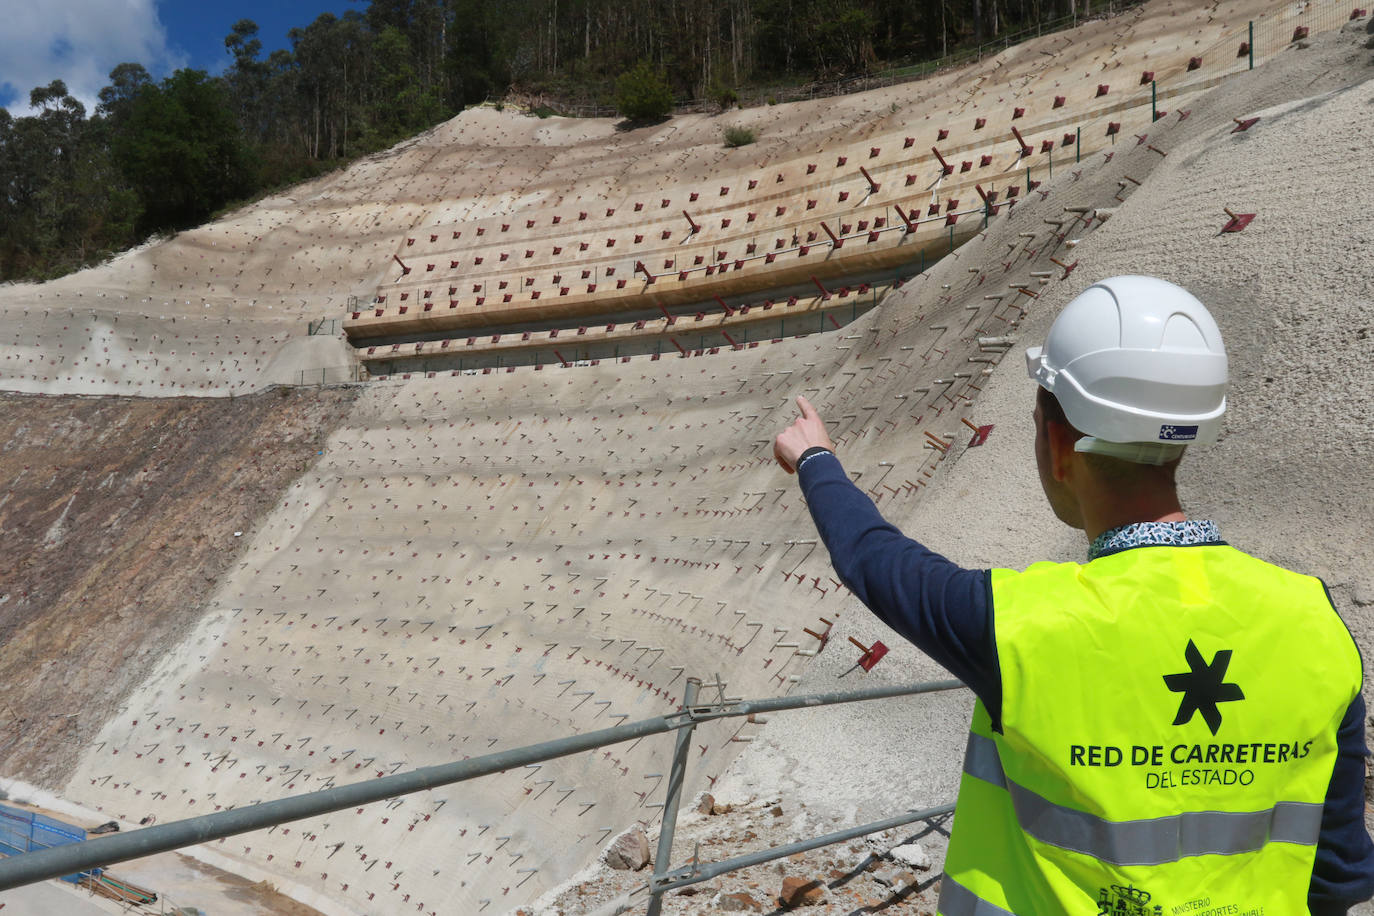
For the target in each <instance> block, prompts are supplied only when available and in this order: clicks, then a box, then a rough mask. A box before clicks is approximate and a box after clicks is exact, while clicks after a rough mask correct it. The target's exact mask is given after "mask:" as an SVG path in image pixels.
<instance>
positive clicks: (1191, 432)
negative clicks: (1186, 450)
mask: <svg viewBox="0 0 1374 916" xmlns="http://www.w3.org/2000/svg"><path fill="white" fill-rule="evenodd" d="M1159 438H1160V441H1162V442H1191V441H1193V440H1194V439H1196V438H1197V427H1196V426H1161V427H1160V428H1159Z"/></svg>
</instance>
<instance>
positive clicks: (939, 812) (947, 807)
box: [641, 802, 954, 894]
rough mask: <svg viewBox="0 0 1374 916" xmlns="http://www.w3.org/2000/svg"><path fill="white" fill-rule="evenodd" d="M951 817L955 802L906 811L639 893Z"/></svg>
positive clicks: (715, 865) (657, 882)
mask: <svg viewBox="0 0 1374 916" xmlns="http://www.w3.org/2000/svg"><path fill="white" fill-rule="evenodd" d="M953 813H954V802H947V803H946V804H943V805H936V806H935V807H934V808H926V809H925V810H924V811H908V812H907V813H906V814H898V815H895V816H893V817H889V818H885V819H884V820H881V821H873V822H872V823H869V824H860V825H859V826H857V827H850V828H849V829H847V830H839V831H836V832H835V833H827V834H826V835H825V836H818V837H813V838H812V839H809V840H798V841H797V842H795V843H788V844H787V845H786V846H774V847H773V848H771V849H760V850H758V851H757V852H748V853H745V854H744V855H742V856H735V857H734V858H733V859H722V860H721V861H719V862H710V863H708V864H706V865H702V864H700V863H692V864H689V865H685V866H683V867H682V868H677V869H674V870H673V871H670V872H668V873H666V874H664V875H663V876H661V877H658V876H655V878H654V879H653V880H652V881H651V882H650V883H649V884H647V885H645V886H644V888H641V889H648V890H649V891H650V892H652V893H655V894H665V893H667V892H668V891H671V890H676V889H677V888H679V887H686V886H687V885H689V884H697V883H699V882H701V881H709V880H711V879H712V878H715V877H717V876H719V875H723V874H725V873H727V872H732V871H739V870H740V869H742V868H749V867H750V866H753V865H761V864H763V863H764V862H772V861H773V860H774V859H785V858H787V857H788V856H790V855H795V854H796V853H799V852H807V851H809V850H812V849H820V848H821V847H822V846H829V845H831V844H833V843H843V842H844V841H845V840H852V839H854V838H855V837H861V836H867V835H868V834H870V833H881V832H882V831H884V830H891V829H892V828H893V827H901V826H903V825H904V824H910V823H914V822H915V821H929V820H934V819H935V818H937V817H943V816H945V815H948V814H953Z"/></svg>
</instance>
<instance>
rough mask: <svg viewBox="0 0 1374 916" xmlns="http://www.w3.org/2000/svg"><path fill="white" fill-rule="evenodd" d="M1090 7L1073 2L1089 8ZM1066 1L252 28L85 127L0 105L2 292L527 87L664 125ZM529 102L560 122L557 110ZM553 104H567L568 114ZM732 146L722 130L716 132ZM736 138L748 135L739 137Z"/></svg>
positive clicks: (457, 4)
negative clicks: (683, 111)
mask: <svg viewBox="0 0 1374 916" xmlns="http://www.w3.org/2000/svg"><path fill="white" fill-rule="evenodd" d="M1104 5H1105V0H1086V2H1085V4H1081V6H1083V8H1084V13H1085V14H1086V12H1087V9H1089V8H1092V9H1099V10H1100V9H1101V8H1102V7H1103V6H1104ZM1070 9H1071V7H1070V5H1069V3H1068V0H1055V2H1046V3H1042V2H1036V3H1028V2H1025V0H903V2H897V0H711V2H709V3H703V2H701V0H654V2H651V3H650V2H645V0H576V2H569V0H563V2H559V0H358V4H357V8H355V9H350V10H348V11H347V12H344V13H343V14H341V15H335V14H334V13H323V14H321V15H319V16H318V17H316V19H315V20H314V21H313V22H310V23H309V24H305V25H302V27H300V28H295V29H292V30H290V32H289V33H288V37H289V38H290V41H291V47H290V48H289V49H279V50H276V51H273V52H272V53H271V54H270V55H268V56H267V57H266V58H264V57H263V45H262V41H261V40H260V37H259V29H258V25H257V23H255V22H254V21H253V20H251V19H240V20H238V21H237V22H235V23H234V24H233V26H232V27H231V29H230V32H229V34H228V35H227V36H226V37H225V39H224V49H225V55H226V60H227V64H228V66H227V67H226V68H225V70H224V73H223V75H222V76H218V77H210V76H207V75H206V74H204V73H197V72H195V71H179V72H178V73H176V74H174V75H173V76H172V77H170V78H168V79H166V80H163V81H161V82H155V81H154V79H153V77H152V75H150V74H149V73H148V71H147V70H146V69H145V68H144V67H143V66H142V65H141V64H139V63H137V62H125V63H121V64H120V65H119V66H117V67H115V68H114V70H112V71H111V72H110V77H109V78H110V83H109V85H108V86H106V87H105V88H103V89H102V90H100V93H99V104H98V106H97V107H96V110H95V112H94V113H93V114H92V115H91V116H90V117H88V116H87V113H86V112H85V110H84V109H83V107H82V106H81V103H80V102H78V101H77V100H76V99H74V98H72V97H71V95H70V94H69V93H68V92H67V90H66V87H65V86H64V85H63V84H62V83H61V82H60V81H59V82H54V83H50V84H48V85H46V86H41V87H38V88H37V89H35V90H34V92H33V93H32V95H31V97H30V100H31V101H32V102H33V105H34V110H33V112H32V113H30V114H27V115H24V116H20V117H16V116H12V115H10V114H9V113H7V112H5V111H4V110H2V109H0V281H3V280H8V279H14V278H22V277H34V278H37V277H47V276H51V275H54V274H57V273H61V272H63V271H67V270H71V269H74V268H76V267H80V266H83V265H85V264H89V263H91V262H92V261H94V260H96V259H99V258H101V257H104V256H105V255H107V254H108V253H110V252H112V251H115V250H118V249H119V248H122V247H126V246H128V245H130V244H134V243H136V242H138V241H140V240H141V239H142V238H143V237H145V236H146V235H147V234H148V233H154V232H164V231H169V230H175V229H178V228H181V227H183V226H186V225H190V224H191V223H194V222H195V221H196V220H200V219H205V218H207V217H208V216H209V215H211V214H213V213H215V212H219V211H220V210H221V209H223V208H225V207H228V206H232V205H233V204H235V202H237V201H241V200H244V199H250V198H252V197H254V196H258V195H262V194H264V193H266V192H267V191H268V190H269V189H275V188H279V187H281V186H283V185H285V184H289V183H292V182H296V181H302V180H306V179H309V178H311V177H314V176H316V175H319V174H321V173H323V172H325V171H327V170H330V169H333V168H337V167H339V166H340V165H343V164H345V163H347V162H348V161H349V160H350V159H351V158H353V157H356V156H360V155H365V154H367V153H371V152H375V151H377V150H381V149H385V148H387V147H388V146H390V145H392V144H393V143H395V142H396V141H398V140H401V139H403V138H405V137H407V136H410V135H412V134H414V133H416V132H417V131H421V130H425V129H427V128H429V127H432V126H433V125H434V124H435V123H437V122H439V121H441V120H443V119H445V118H447V117H449V116H450V114H451V113H452V112H455V111H459V110H461V109H462V108H463V107H464V106H465V105H470V104H475V103H478V102H482V101H484V100H486V99H496V98H501V97H503V96H504V95H505V94H506V93H507V91H508V90H510V89H512V88H516V89H518V90H519V91H520V92H521V93H523V94H526V95H540V94H542V95H543V96H544V97H547V98H552V99H555V100H564V101H566V102H567V103H568V105H567V107H568V108H571V107H573V106H582V105H587V104H596V105H604V104H606V103H608V102H611V101H614V102H615V103H616V104H617V106H618V107H619V108H620V110H621V113H622V114H624V115H625V116H626V117H627V118H630V119H632V120H638V121H646V120H657V119H660V118H663V117H665V116H667V115H668V114H669V113H670V112H671V110H672V105H673V99H674V97H678V98H703V97H704V98H708V99H710V100H711V101H712V102H714V103H715V104H716V105H718V106H720V108H721V109H729V108H731V107H733V106H735V105H737V104H738V103H739V95H738V92H739V91H740V89H739V88H738V87H745V86H754V87H756V89H755V91H756V92H760V91H766V92H770V93H775V94H770V95H768V96H767V102H768V104H770V105H773V104H776V103H777V102H778V99H779V98H780V97H786V96H784V94H783V92H782V91H780V90H781V89H784V88H786V87H791V86H795V85H796V84H798V83H802V82H807V81H810V80H813V79H816V78H823V79H824V78H837V77H844V76H850V75H856V74H860V73H864V72H867V71H869V70H871V69H872V68H874V67H875V66H880V65H881V66H889V67H890V66H892V65H893V64H900V65H901V69H900V70H899V71H897V72H899V73H904V74H910V75H916V74H920V73H923V72H927V71H928V70H930V69H933V68H934V67H935V66H936V64H935V63H934V61H936V60H937V59H938V60H943V61H946V62H947V61H948V60H949V59H951V58H950V56H952V55H957V54H960V53H967V52H968V51H969V50H970V49H972V48H973V47H975V46H977V45H979V44H980V43H983V42H988V41H992V40H994V39H997V38H998V37H1000V36H1002V35H1005V34H1008V33H1013V32H1017V31H1018V30H1020V29H1024V28H1027V27H1031V26H1035V27H1037V28H1038V27H1039V26H1040V25H1041V24H1042V23H1049V22H1053V21H1055V20H1056V18H1057V17H1062V16H1063V15H1064V14H1065V13H1067V12H1069V10H1070ZM558 105H559V102H558V101H554V102H553V103H552V105H551V106H550V107H547V108H546V107H544V106H541V107H539V108H536V109H535V110H534V111H533V114H535V115H536V116H538V117H547V116H549V115H552V114H554V113H556V112H555V111H554V109H553V106H558ZM565 110H566V109H565ZM724 139H725V142H726V143H727V144H730V143H731V139H730V137H728V136H727V137H725V138H724ZM738 141H739V142H747V141H744V139H743V135H742V134H741V135H740V136H739V137H738Z"/></svg>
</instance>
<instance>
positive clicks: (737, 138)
mask: <svg viewBox="0 0 1374 916" xmlns="http://www.w3.org/2000/svg"><path fill="white" fill-rule="evenodd" d="M724 136H725V145H726V146H728V147H729V148H730V149H734V148H735V147H738V146H748V145H749V144H750V143H753V142H754V141H755V140H757V139H758V137H757V136H756V135H755V134H754V131H753V129H752V128H749V127H738V126H736V127H727V128H725V131H724Z"/></svg>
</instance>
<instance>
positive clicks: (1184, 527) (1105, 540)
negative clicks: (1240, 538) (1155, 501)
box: [1088, 519, 1224, 561]
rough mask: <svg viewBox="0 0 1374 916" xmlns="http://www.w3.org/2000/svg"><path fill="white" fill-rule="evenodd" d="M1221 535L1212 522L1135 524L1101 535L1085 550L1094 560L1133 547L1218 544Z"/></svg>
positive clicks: (1090, 558)
mask: <svg viewBox="0 0 1374 916" xmlns="http://www.w3.org/2000/svg"><path fill="white" fill-rule="evenodd" d="M1221 543H1224V542H1223V541H1222V540H1221V531H1220V529H1218V528H1217V526H1216V523H1215V522H1209V521H1205V520H1198V521H1195V520H1192V519H1189V520H1187V521H1182V522H1136V523H1135V524H1133V525H1122V526H1121V527H1120V528H1112V529H1110V530H1109V531H1104V532H1102V533H1101V534H1099V535H1098V536H1097V537H1095V538H1094V539H1093V542H1092V544H1091V545H1089V546H1088V559H1089V560H1090V561H1091V560H1096V559H1098V558H1099V557H1105V556H1107V555H1108V554H1112V553H1118V552H1120V551H1122V550H1129V549H1130V548H1132V547H1159V546H1170V547H1195V546H1197V545H1198V544H1221Z"/></svg>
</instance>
